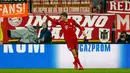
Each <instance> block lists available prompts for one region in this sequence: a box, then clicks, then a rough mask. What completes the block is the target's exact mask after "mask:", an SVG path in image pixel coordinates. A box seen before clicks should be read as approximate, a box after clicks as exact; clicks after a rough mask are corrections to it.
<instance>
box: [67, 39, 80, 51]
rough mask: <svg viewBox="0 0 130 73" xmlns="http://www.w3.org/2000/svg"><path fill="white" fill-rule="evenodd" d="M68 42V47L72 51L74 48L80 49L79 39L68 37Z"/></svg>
mask: <svg viewBox="0 0 130 73" xmlns="http://www.w3.org/2000/svg"><path fill="white" fill-rule="evenodd" d="M66 44H67V47H68V49H69V50H70V51H71V50H73V49H78V41H77V39H67V40H66Z"/></svg>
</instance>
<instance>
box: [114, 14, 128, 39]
mask: <svg viewBox="0 0 130 73" xmlns="http://www.w3.org/2000/svg"><path fill="white" fill-rule="evenodd" d="M122 31H126V32H127V34H130V14H116V40H118V38H119V37H120V34H121V32H122Z"/></svg>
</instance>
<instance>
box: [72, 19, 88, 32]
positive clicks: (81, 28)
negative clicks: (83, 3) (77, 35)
mask: <svg viewBox="0 0 130 73" xmlns="http://www.w3.org/2000/svg"><path fill="white" fill-rule="evenodd" d="M73 22H74V24H75V26H76V27H78V28H79V29H80V31H84V30H85V28H84V27H81V26H80V25H79V24H78V23H77V22H76V21H75V20H73Z"/></svg>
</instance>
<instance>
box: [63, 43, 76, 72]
mask: <svg viewBox="0 0 130 73" xmlns="http://www.w3.org/2000/svg"><path fill="white" fill-rule="evenodd" d="M72 43H73V42H72V41H70V40H68V41H66V44H67V47H68V49H69V50H70V51H71V52H72V51H73V50H72V48H74V46H73V44H72ZM72 54H73V57H74V56H75V55H77V53H76V52H73V53H72ZM73 64H74V67H75V69H76V70H78V64H77V62H76V60H75V59H74V62H73Z"/></svg>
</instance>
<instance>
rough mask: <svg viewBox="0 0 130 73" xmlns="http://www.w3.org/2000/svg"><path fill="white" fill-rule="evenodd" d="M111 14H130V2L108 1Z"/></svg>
mask: <svg viewBox="0 0 130 73" xmlns="http://www.w3.org/2000/svg"><path fill="white" fill-rule="evenodd" d="M107 12H110V13H124V12H125V13H130V2H129V1H108V11H107Z"/></svg>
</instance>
